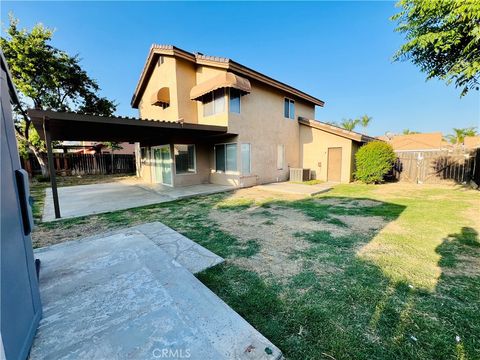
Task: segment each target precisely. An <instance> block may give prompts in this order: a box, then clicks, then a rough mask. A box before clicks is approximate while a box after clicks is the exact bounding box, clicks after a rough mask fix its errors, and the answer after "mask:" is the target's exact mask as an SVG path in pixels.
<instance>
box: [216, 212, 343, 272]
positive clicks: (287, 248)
mask: <svg viewBox="0 0 480 360" xmlns="http://www.w3.org/2000/svg"><path fill="white" fill-rule="evenodd" d="M209 217H210V219H212V220H213V221H215V222H216V223H217V224H219V226H220V228H221V229H222V230H223V231H225V232H228V233H230V234H232V235H233V236H235V237H236V238H237V239H239V240H240V241H242V242H247V241H249V240H255V241H257V242H258V244H259V245H260V250H259V252H258V253H257V254H255V255H254V256H251V257H249V258H235V259H231V260H229V261H231V262H233V263H235V264H237V265H239V266H242V267H245V268H247V269H249V270H252V271H255V272H257V273H259V274H261V275H265V276H271V275H274V276H275V277H278V278H279V279H285V280H288V278H290V277H291V276H293V275H295V274H298V273H300V272H301V271H302V270H303V268H304V262H303V260H302V259H293V258H292V256H291V255H293V254H294V253H296V252H298V251H303V250H306V249H308V248H309V247H310V246H311V245H310V243H308V242H307V241H305V240H304V239H302V238H301V237H298V236H296V234H297V233H301V232H306V233H310V232H314V231H328V232H330V233H331V234H332V235H333V236H344V235H347V234H349V233H350V229H348V228H345V227H340V226H337V225H333V224H329V223H325V222H322V221H315V220H313V219H311V218H309V217H307V216H306V215H304V214H303V213H301V212H299V211H296V210H293V209H285V208H278V207H271V208H268V209H266V208H260V207H256V208H248V209H246V210H243V211H236V212H235V213H233V212H231V213H228V212H226V211H220V210H215V209H214V210H212V211H211V212H210V215H209ZM330 270H331V269H329V270H328V271H327V270H325V271H324V272H330ZM319 271H320V272H321V271H322V270H321V269H319Z"/></svg>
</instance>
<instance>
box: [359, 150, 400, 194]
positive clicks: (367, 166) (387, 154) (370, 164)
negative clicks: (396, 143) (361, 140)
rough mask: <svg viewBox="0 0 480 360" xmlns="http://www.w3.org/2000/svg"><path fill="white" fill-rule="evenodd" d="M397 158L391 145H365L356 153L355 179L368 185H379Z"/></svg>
mask: <svg viewBox="0 0 480 360" xmlns="http://www.w3.org/2000/svg"><path fill="white" fill-rule="evenodd" d="M396 158H397V156H396V155H395V152H394V151H393V148H392V146H391V145H390V144H387V143H386V142H383V141H372V142H369V143H368V144H366V145H363V146H362V147H361V148H360V149H359V150H358V151H357V153H356V155H355V160H356V165H357V170H356V171H355V178H356V179H357V180H360V181H362V182H364V183H366V184H377V183H381V182H383V180H384V176H385V175H386V174H388V172H389V171H390V170H391V169H392V167H393V163H394V162H395V159H396Z"/></svg>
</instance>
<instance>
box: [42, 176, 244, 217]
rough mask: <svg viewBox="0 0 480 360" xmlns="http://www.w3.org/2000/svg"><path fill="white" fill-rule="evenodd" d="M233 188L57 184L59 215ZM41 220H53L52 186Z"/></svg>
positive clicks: (129, 183)
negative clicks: (62, 185)
mask: <svg viewBox="0 0 480 360" xmlns="http://www.w3.org/2000/svg"><path fill="white" fill-rule="evenodd" d="M233 189H235V187H234V186H228V185H216V184H200V185H191V186H182V187H176V188H172V187H169V186H164V185H161V184H147V183H143V182H141V181H122V182H114V183H105V184H92V185H78V186H66V187H60V188H58V191H57V192H58V198H59V206H60V212H61V214H62V219H66V218H74V217H79V216H87V215H93V214H100V213H105V212H110V211H117V210H125V209H130V208H135V207H139V206H147V205H153V204H159V203H162V202H167V201H172V200H178V199H182V198H186V197H190V196H197V195H209V194H214V193H219V192H224V191H230V190H233ZM45 195H46V197H45V205H44V208H43V217H42V221H43V222H47V221H52V220H55V206H54V201H53V197H52V189H51V188H49V189H46V194H45Z"/></svg>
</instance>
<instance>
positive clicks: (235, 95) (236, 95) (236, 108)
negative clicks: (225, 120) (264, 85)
mask: <svg viewBox="0 0 480 360" xmlns="http://www.w3.org/2000/svg"><path fill="white" fill-rule="evenodd" d="M240 96H241V94H240V90H238V89H234V88H230V104H229V111H230V112H233V113H238V114H240Z"/></svg>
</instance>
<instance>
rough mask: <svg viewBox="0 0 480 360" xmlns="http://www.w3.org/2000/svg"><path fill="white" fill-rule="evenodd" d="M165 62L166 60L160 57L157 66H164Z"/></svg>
mask: <svg viewBox="0 0 480 360" xmlns="http://www.w3.org/2000/svg"><path fill="white" fill-rule="evenodd" d="M163 60H164V59H163V56H159V57H158V62H157V66H160V65H162V64H163Z"/></svg>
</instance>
